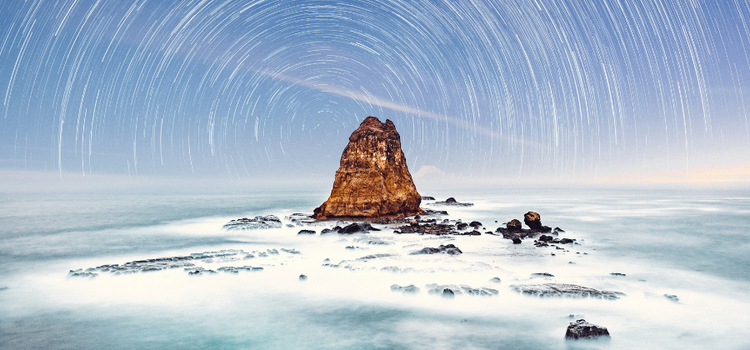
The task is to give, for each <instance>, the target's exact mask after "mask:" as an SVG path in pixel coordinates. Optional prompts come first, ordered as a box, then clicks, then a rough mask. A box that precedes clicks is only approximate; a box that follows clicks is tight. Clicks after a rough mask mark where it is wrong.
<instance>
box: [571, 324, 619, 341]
mask: <svg viewBox="0 0 750 350" xmlns="http://www.w3.org/2000/svg"><path fill="white" fill-rule="evenodd" d="M598 337H607V338H609V331H608V330H607V327H599V326H597V325H595V324H591V323H588V322H586V320H584V319H580V320H578V321H575V322H571V323H570V325H568V329H567V331H566V332H565V338H567V339H585V338H598Z"/></svg>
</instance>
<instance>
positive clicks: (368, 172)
mask: <svg viewBox="0 0 750 350" xmlns="http://www.w3.org/2000/svg"><path fill="white" fill-rule="evenodd" d="M421 201H422V197H421V196H420V195H419V193H417V188H416V186H414V181H413V180H412V178H411V174H410V173H409V169H408V167H407V165H406V158H405V157H404V153H403V151H402V150H401V137H400V136H399V134H398V131H396V126H395V125H393V122H392V121H390V120H386V121H385V123H381V122H380V120H378V118H376V117H367V118H366V119H365V120H364V121H363V122H362V124H361V125H360V126H359V128H357V130H355V131H354V132H353V133H352V135H351V136H349V144H348V145H347V146H346V148H345V149H344V153H343V154H342V155H341V162H340V166H339V170H338V171H336V179H335V181H334V182H333V190H331V196H330V197H328V200H327V201H325V203H323V204H322V205H321V206H320V207H318V208H315V211H314V215H313V216H314V217H315V219H318V220H328V219H346V218H349V219H358V218H388V217H403V216H410V215H417V214H423V213H424V212H423V211H422V209H420V208H419V204H420V202H421Z"/></svg>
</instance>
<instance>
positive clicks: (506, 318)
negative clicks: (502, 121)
mask: <svg viewBox="0 0 750 350" xmlns="http://www.w3.org/2000/svg"><path fill="white" fill-rule="evenodd" d="M420 192H422V194H423V195H432V196H435V197H437V199H438V200H444V199H445V198H447V197H448V196H453V197H455V198H456V199H457V200H458V201H460V202H472V203H474V206H472V207H451V206H440V205H438V204H434V203H432V202H431V201H425V202H423V205H422V207H423V208H427V209H435V210H446V211H448V213H449V215H448V216H444V217H440V219H441V220H442V219H446V218H447V219H449V220H459V219H460V220H463V221H464V222H470V221H474V220H476V221H480V222H481V223H482V225H483V226H484V227H483V228H481V229H480V231H481V232H483V234H482V235H481V236H431V235H414V234H402V235H399V234H394V233H393V227H390V228H389V227H386V226H383V225H376V227H379V228H381V229H382V231H372V232H370V233H368V234H354V235H338V234H335V233H334V234H327V235H321V234H320V232H321V230H322V229H323V228H327V227H332V226H333V225H335V224H336V223H335V222H328V223H320V224H315V225H312V226H311V227H310V226H300V225H295V224H294V223H293V222H291V221H289V220H286V219H284V220H282V221H283V223H284V226H283V227H282V228H275V229H260V230H247V231H228V230H225V229H223V228H222V226H223V225H224V224H225V223H227V222H228V221H230V220H232V219H236V218H241V217H250V218H252V217H254V216H256V215H268V214H274V215H277V216H278V217H280V218H284V217H285V216H288V215H290V214H292V213H294V212H303V213H311V212H312V209H313V208H314V207H316V206H317V205H319V204H320V203H322V202H323V201H324V200H325V199H326V197H327V194H328V193H327V189H325V188H324V187H316V188H313V189H309V190H299V189H289V188H284V187H283V186H280V187H276V188H269V187H263V188H249V189H243V190H241V191H224V192H221V191H219V193H205V192H202V193H193V192H191V191H189V190H181V191H172V192H170V191H160V192H158V193H113V192H107V193H104V192H102V193H96V192H87V193H77V192H63V193H57V194H42V193H38V192H32V193H23V192H20V193H19V192H8V193H4V194H3V195H2V197H0V202H1V203H0V348H3V349H47V348H49V349H103V348H108V349H209V348H218V349H254V348H257V349H402V348H403V349H456V348H463V349H498V348H511V349H579V348H580V349H586V348H602V349H636V348H637V349H644V348H655V349H691V348H695V349H706V348H726V349H743V348H750V331H748V330H747V325H748V324H750V301H748V295H749V293H748V290H750V257H749V256H748V254H747V251H748V241H747V238H746V237H747V236H748V232H750V191H747V190H726V189H723V190H715V189H714V190H707V189H702V190H695V189H684V188H679V189H653V188H651V189H637V188H629V189H617V188H581V187H576V188H557V189H554V188H550V189H539V188H536V189H533V190H531V189H528V188H508V187H506V188H483V189H482V190H463V191H457V190H452V189H444V188H440V187H434V188H432V189H430V188H427V189H423V188H420ZM527 211H536V212H539V213H540V214H541V217H542V223H543V224H545V225H548V226H552V227H555V226H557V227H560V228H562V229H563V230H565V232H564V233H561V234H560V237H569V238H575V239H576V243H577V244H568V245H560V247H562V248H563V249H556V248H555V247H542V248H536V247H534V246H533V244H532V241H531V240H524V241H523V243H522V244H520V245H514V244H512V242H511V241H510V240H507V239H503V238H502V237H501V236H495V235H490V234H486V233H485V232H494V231H495V229H496V228H497V227H499V226H502V225H503V224H504V223H505V222H507V221H509V220H511V219H514V218H516V219H520V220H523V214H524V213H525V212H527ZM306 228H307V229H313V230H315V231H316V232H317V234H316V235H298V234H297V233H298V232H299V231H300V230H301V229H306ZM441 244H454V245H456V246H457V247H459V248H460V249H461V250H462V251H463V254H460V255H456V256H451V255H447V254H435V255H412V254H411V253H413V252H415V251H419V250H420V249H422V248H424V247H438V246H439V245H441ZM282 248H283V249H284V250H282ZM222 250H224V251H225V252H229V253H231V252H238V251H242V253H241V254H234V255H232V254H226V255H224V256H219V255H221V254H218V255H217V256H216V257H214V258H212V259H204V260H201V261H197V260H196V261H193V262H194V263H195V265H196V266H200V267H203V268H205V269H212V270H214V271H217V273H213V274H212V273H202V274H197V275H189V274H188V272H189V271H187V270H186V269H183V268H173V269H165V270H161V271H150V272H139V273H132V274H119V275H118V274H113V273H108V272H101V271H99V272H98V275H97V276H95V277H81V276H72V275H71V274H70V273H69V271H70V270H76V269H82V271H85V270H86V269H87V268H91V267H97V266H101V265H104V264H120V265H122V264H124V263H126V262H129V261H135V260H141V259H150V258H160V257H174V256H186V255H190V254H192V253H203V252H214V253H216V252H221V251H222ZM273 251H276V252H278V254H273V253H269V252H273ZM290 252H291V253H290ZM297 252H299V254H297ZM261 253H265V254H261ZM250 255H252V258H249V256H250ZM263 255H265V256H263ZM368 256H371V257H369V258H368ZM222 266H235V267H239V266H254V267H262V268H263V270H262V271H244V270H243V271H239V272H238V273H227V272H221V271H218V269H219V268H220V267H222ZM534 273H548V274H551V275H553V276H552V277H545V276H538V275H532V274H534ZM612 273H620V274H623V275H624V276H623V275H612ZM301 274H304V275H306V276H307V279H306V280H300V278H299V276H300V275H301ZM494 277H497V278H499V279H500V282H499V283H497V282H492V281H490V279H492V278H494ZM431 283H435V284H439V285H450V284H452V285H467V286H470V287H472V288H482V287H484V288H490V289H494V290H497V294H496V295H492V296H476V295H468V294H460V295H456V296H455V297H453V298H447V297H442V296H440V295H435V294H431V293H428V290H429V289H430V287H429V286H428V285H429V284H431ZM539 283H571V284H577V285H582V286H586V287H591V288H596V289H599V290H609V291H617V292H620V293H622V295H620V298H619V299H617V300H602V299H595V298H540V297H536V296H530V295H525V294H519V293H518V292H516V291H514V290H513V289H512V288H510V286H511V285H515V284H539ZM394 284H398V285H400V286H406V285H414V286H416V287H418V288H419V289H420V291H419V292H418V293H415V294H408V293H401V292H394V291H392V290H391V288H390V287H391V285H394ZM665 295H669V296H674V297H673V298H668V297H666V296H665ZM581 318H583V319H586V320H587V321H589V322H591V323H594V324H597V325H600V326H603V327H607V328H608V330H609V332H610V334H611V337H610V338H608V339H600V340H597V341H572V340H565V338H564V335H565V330H566V327H567V326H568V324H569V323H570V322H572V321H575V320H576V319H581Z"/></svg>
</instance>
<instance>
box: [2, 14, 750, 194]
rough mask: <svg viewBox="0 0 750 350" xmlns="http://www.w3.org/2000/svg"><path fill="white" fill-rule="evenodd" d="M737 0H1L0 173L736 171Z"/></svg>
mask: <svg viewBox="0 0 750 350" xmlns="http://www.w3.org/2000/svg"><path fill="white" fill-rule="evenodd" d="M749 50H750V2H748V1H747V0H708V1H701V0H641V1H633V0H619V1H618V0H602V1H597V0H594V1H565V0H563V1H543V0H494V1H484V0H469V1H454V0H448V1H437V0H435V1H416V0H415V1H390V0H377V1H375V0H373V1H357V0H347V1H296V0H295V1H290V0H271V1H239V0H231V1H206V0H204V1H187V0H186V1H167V0H158V1H156V0H150V1H143V0H133V1H119V0H117V1H116V0H99V1H94V0H61V1H41V0H29V1H20V0H14V1H3V2H2V3H1V4H0V100H1V101H2V105H1V106H0V108H1V109H0V171H5V172H10V171H14V172H17V171H19V170H27V171H46V172H49V173H54V174H60V175H61V176H62V175H63V174H65V175H66V176H70V174H77V176H84V177H85V176H89V175H91V174H105V175H106V174H118V175H123V174H125V175H127V174H130V175H131V176H169V177H174V176H178V177H217V178H232V179H252V178H267V177H280V176H283V177H289V178H315V177H323V178H331V179H332V178H333V172H334V171H335V170H336V169H337V167H338V160H339V157H340V155H341V152H342V151H343V149H344V147H345V146H346V143H347V141H348V140H347V138H348V136H349V135H350V133H351V132H352V131H353V130H354V129H356V127H357V126H358V125H359V123H360V122H361V121H362V120H363V119H364V118H365V117H367V116H369V115H373V116H377V117H379V118H380V119H381V120H382V121H385V119H391V120H393V121H394V123H395V124H396V127H397V128H398V130H399V132H400V134H401V139H402V145H403V147H404V152H405V154H406V157H407V160H408V162H409V167H410V169H411V171H412V174H414V175H415V177H418V178H428V177H431V176H432V177H434V176H457V177H468V178H476V179H480V178H489V179H499V180H502V179H519V178H520V179H532V180H533V179H545V180H587V179H598V180H604V181H607V180H626V181H652V180H654V179H656V180H664V181H685V180H688V181H690V180H695V181H735V180H750V127H749V125H748V113H750V99H749V98H748V96H749V95H748V93H750V55H749V52H748V51H749Z"/></svg>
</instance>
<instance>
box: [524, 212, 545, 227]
mask: <svg viewBox="0 0 750 350" xmlns="http://www.w3.org/2000/svg"><path fill="white" fill-rule="evenodd" d="M523 222H524V223H525V224H526V226H528V227H529V228H530V229H532V230H534V229H539V228H541V227H542V219H541V218H540V217H539V213H537V212H533V211H530V212H528V213H526V214H523Z"/></svg>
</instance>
